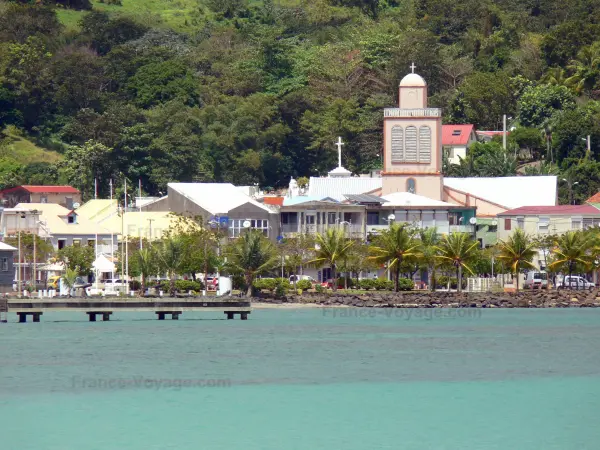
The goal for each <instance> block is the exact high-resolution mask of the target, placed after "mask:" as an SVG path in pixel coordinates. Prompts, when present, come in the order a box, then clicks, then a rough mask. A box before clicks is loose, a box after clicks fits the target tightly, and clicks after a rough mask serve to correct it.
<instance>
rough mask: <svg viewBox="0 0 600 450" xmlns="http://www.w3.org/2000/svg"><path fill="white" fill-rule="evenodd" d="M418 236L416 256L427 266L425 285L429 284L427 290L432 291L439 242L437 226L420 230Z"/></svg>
mask: <svg viewBox="0 0 600 450" xmlns="http://www.w3.org/2000/svg"><path fill="white" fill-rule="evenodd" d="M419 238H420V240H421V242H420V243H419V254H418V258H419V260H420V261H421V262H422V263H423V265H424V266H425V267H426V268H427V285H428V286H429V290H430V291H433V290H435V286H434V284H435V283H434V280H433V275H434V273H433V272H434V270H435V263H436V257H437V248H436V247H437V246H438V244H439V243H440V238H439V235H438V232H437V228H435V227H433V228H427V229H425V230H421V231H420V232H419Z"/></svg>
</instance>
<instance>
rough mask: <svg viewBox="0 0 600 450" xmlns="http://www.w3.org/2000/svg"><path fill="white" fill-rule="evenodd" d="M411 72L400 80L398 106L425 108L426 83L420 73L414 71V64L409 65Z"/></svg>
mask: <svg viewBox="0 0 600 450" xmlns="http://www.w3.org/2000/svg"><path fill="white" fill-rule="evenodd" d="M411 69H412V71H413V72H412V73H409V74H408V75H406V76H405V77H404V78H402V80H401V81H400V88H399V94H398V106H399V107H400V108H427V83H426V82H425V80H424V79H423V77H421V76H420V75H418V74H416V73H414V70H415V65H414V64H412V65H411Z"/></svg>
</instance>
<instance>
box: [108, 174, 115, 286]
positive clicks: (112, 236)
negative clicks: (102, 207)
mask: <svg viewBox="0 0 600 450" xmlns="http://www.w3.org/2000/svg"><path fill="white" fill-rule="evenodd" d="M109 185H110V204H111V207H112V199H113V184H112V178H111V179H110V184H109ZM110 258H111V260H112V261H111V262H112V264H113V265H112V270H111V272H110V279H111V280H114V279H115V233H114V229H113V227H110ZM111 282H113V281H111Z"/></svg>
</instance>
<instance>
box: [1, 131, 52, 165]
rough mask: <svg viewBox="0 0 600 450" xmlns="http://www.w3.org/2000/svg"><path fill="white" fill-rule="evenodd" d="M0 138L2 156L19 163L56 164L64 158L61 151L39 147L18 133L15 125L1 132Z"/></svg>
mask: <svg viewBox="0 0 600 450" xmlns="http://www.w3.org/2000/svg"><path fill="white" fill-rule="evenodd" d="M0 140H1V141H2V144H0V158H8V159H12V160H14V161H15V162H17V163H19V164H31V163H49V164H54V163H56V162H58V161H60V160H62V155H61V154H60V153H58V152H55V151H53V150H47V149H44V148H41V147H39V146H38V145H36V144H35V143H33V142H32V141H31V140H29V139H27V138H26V137H23V136H21V135H20V134H19V133H17V132H16V130H15V129H14V128H13V127H7V128H6V129H5V130H4V132H0Z"/></svg>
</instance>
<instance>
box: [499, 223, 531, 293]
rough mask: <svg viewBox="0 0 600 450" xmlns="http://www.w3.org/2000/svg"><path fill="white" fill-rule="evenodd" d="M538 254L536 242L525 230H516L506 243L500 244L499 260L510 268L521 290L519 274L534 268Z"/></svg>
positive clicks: (517, 287)
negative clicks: (523, 270) (522, 270)
mask: <svg viewBox="0 0 600 450" xmlns="http://www.w3.org/2000/svg"><path fill="white" fill-rule="evenodd" d="M536 253H537V249H536V242H535V241H534V240H533V239H531V237H530V236H528V235H527V234H526V233H525V232H524V231H523V230H521V229H517V230H515V231H514V232H513V233H512V234H511V235H510V236H509V237H508V239H506V240H505V241H500V242H499V243H498V254H497V258H498V259H499V260H501V261H504V262H505V263H506V265H508V266H510V268H511V271H512V273H513V274H514V275H515V279H516V289H517V291H518V290H519V272H520V270H521V269H523V268H525V267H534V265H533V263H532V261H533V258H534V257H535V255H536Z"/></svg>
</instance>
